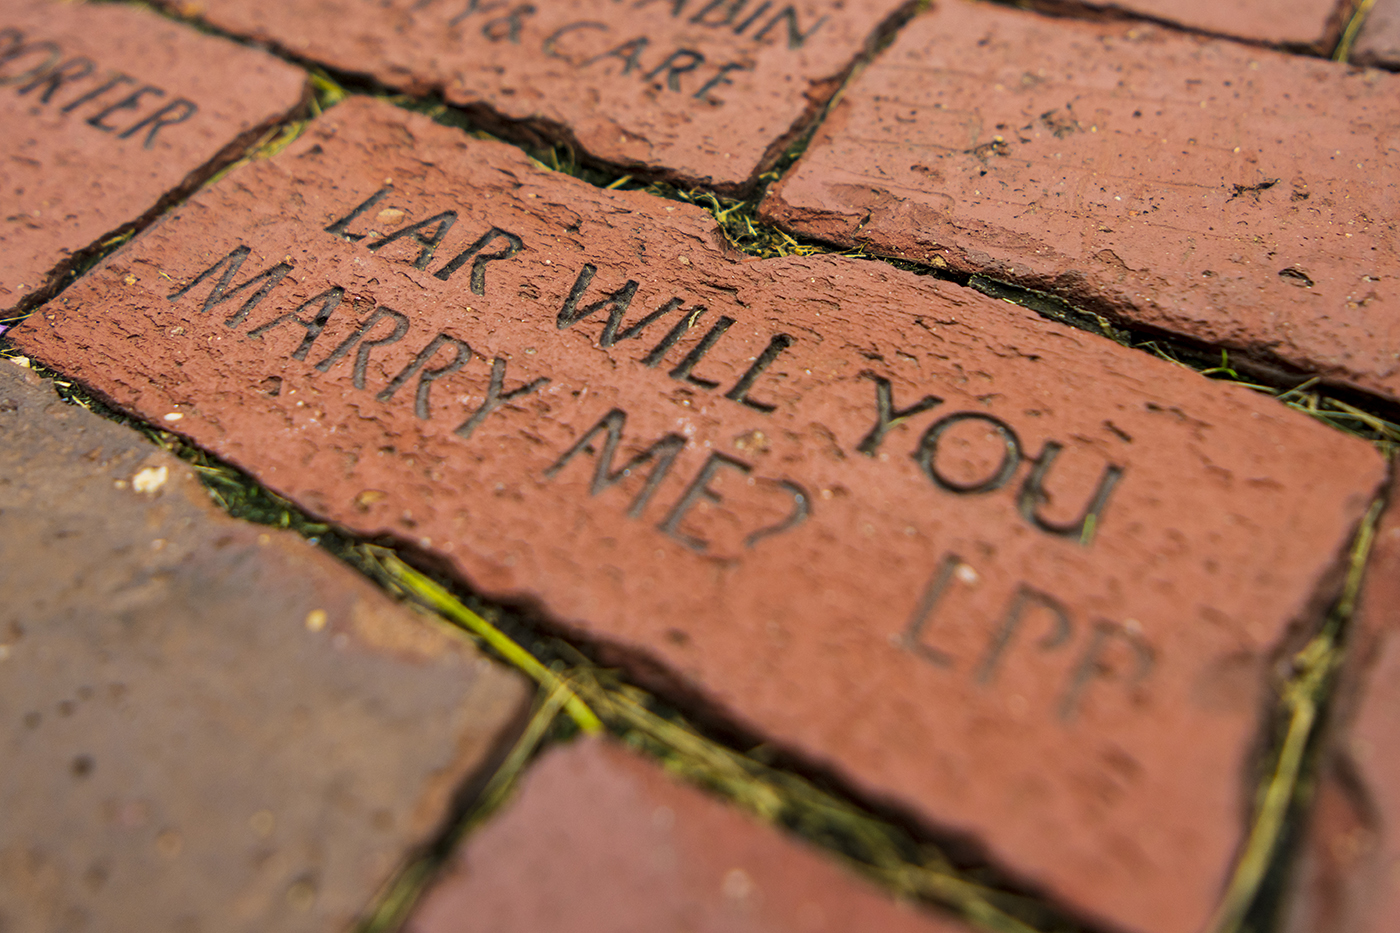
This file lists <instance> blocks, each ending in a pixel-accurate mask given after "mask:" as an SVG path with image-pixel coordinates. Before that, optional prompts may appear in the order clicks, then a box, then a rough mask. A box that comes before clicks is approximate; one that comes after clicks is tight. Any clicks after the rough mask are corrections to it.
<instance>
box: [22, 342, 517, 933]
mask: <svg viewBox="0 0 1400 933" xmlns="http://www.w3.org/2000/svg"><path fill="white" fill-rule="evenodd" d="M0 593H4V599H3V600H0V760H3V761H4V767H3V768H0V812H3V813H4V818H3V819H0V929H4V930H6V931H14V933H22V931H38V930H82V929H101V930H113V931H150V930H172V931H173V930H204V931H249V933H251V931H259V933H265V931H268V930H288V931H291V930H308V931H309V930H317V931H329V930H345V929H348V928H349V924H350V921H351V920H352V919H353V918H354V917H355V915H356V914H357V913H358V912H359V911H360V910H362V909H363V908H364V907H365V906H366V905H367V904H368V903H369V901H370V899H371V898H372V897H373V895H374V893H375V891H376V889H377V888H378V887H379V886H380V885H382V884H383V883H384V881H385V880H386V879H387V878H388V877H389V875H390V873H391V872H392V871H393V869H394V868H395V867H396V866H397V865H398V864H399V863H400V862H401V860H402V859H403V858H404V857H405V856H406V854H407V851H408V850H409V848H410V847H411V846H414V845H416V844H418V843H420V842H421V841H423V840H424V839H425V838H426V837H428V836H430V835H431V834H432V833H433V832H434V831H435V830H437V828H438V827H439V825H440V822H441V821H442V819H443V818H444V815H445V813H446V810H447V807H448V805H449V802H450V800H449V798H450V796H451V794H452V793H453V792H454V790H455V789H456V788H457V787H458V786H459V785H461V784H462V782H463V780H464V779H466V778H468V777H469V776H470V775H472V773H473V772H475V771H476V770H477V769H478V768H480V767H481V766H482V765H483V763H484V762H485V761H486V760H487V756H488V754H490V753H492V751H493V749H494V748H495V746H496V743H497V742H498V741H499V738H500V737H507V738H508V733H506V732H505V730H509V729H513V728H516V726H515V723H517V720H518V717H519V716H520V714H521V713H522V712H523V709H524V704H525V703H526V702H527V701H528V698H529V691H528V689H527V688H526V686H525V685H524V684H523V683H522V682H521V680H520V679H519V678H517V677H515V676H513V675H510V674H508V673H507V672H505V671H502V670H500V669H498V668H496V667H494V666H493V665H491V664H490V663H489V662H487V661H485V660H484V659H483V658H482V657H481V656H480V655H479V654H477V653H476V652H475V651H474V650H473V649H471V648H470V647H468V646H466V645H464V644H463V643H462V641H461V640H460V639H459V638H457V637H455V636H453V635H449V634H447V633H445V632H444V631H443V630H441V629H438V628H435V627H433V625H431V624H430V623H428V622H427V621H426V620H424V619H421V618H417V617H415V616H414V615H413V614H411V613H409V612H407V611H406V610H404V609H401V608H399V607H397V606H395V605H394V604H393V603H391V602H390V601H389V600H388V599H387V598H385V597H384V596H383V595H381V594H380V593H379V592H378V591H377V590H375V589H374V588H373V587H371V586H370V585H369V584H367V583H366V582H364V581H363V580H362V579H360V578H359V577H358V576H356V575H354V574H353V573H351V572H350V571H348V570H347V569H346V568H344V567H342V566H340V565H339V564H337V563H336V562H335V561H334V560H332V559H331V558H330V557H328V556H327V555H325V554H324V553H322V552H320V551H318V550H317V549H315V548H314V547H310V546H308V545H307V544H306V542H304V541H303V540H301V539H300V538H299V537H297V536H295V535H292V534H290V533H288V532H279V531H274V530H270V529H265V528H259V527H257V526H253V525H247V524H245V523H242V522H235V521H233V520H231V519H228V518H227V517H225V516H223V515H222V514H221V513H216V510H215V509H214V508H213V506H212V504H211V503H210V501H209V496H208V494H207V493H206V492H205V491H204V489H203V487H201V486H200V485H199V483H198V481H197V480H196V479H195V477H194V474H193V473H192V472H191V471H190V469H189V468H188V467H186V466H184V465H183V464H182V463H180V462H179V461H178V460H176V459H175V458H173V457H171V456H169V455H168V454H165V453H164V452H162V451H159V450H158V449H157V448H155V447H153V446H151V445H150V444H149V443H147V442H146V441H145V440H143V439H142V438H141V437H140V436H139V435H137V434H136V433H135V432H133V431H130V430H127V429H125V428H121V427H118V426H116V425H114V424H111V423H109V422H104V421H102V420H101V419H99V418H97V417H96V416H94V415H92V414H89V413H88V412H86V411H84V410H82V409H81V408H77V407H74V406H71V405H67V404H65V403H63V402H60V401H59V400H58V398H57V397H56V396H55V395H54V394H53V392H52V391H51V390H50V389H49V388H48V386H47V385H46V384H44V383H42V382H41V381H40V380H39V379H38V378H37V377H35V376H33V375H31V374H29V373H27V371H25V370H22V369H20V368H19V367H17V366H14V365H11V364H10V363H8V362H0Z"/></svg>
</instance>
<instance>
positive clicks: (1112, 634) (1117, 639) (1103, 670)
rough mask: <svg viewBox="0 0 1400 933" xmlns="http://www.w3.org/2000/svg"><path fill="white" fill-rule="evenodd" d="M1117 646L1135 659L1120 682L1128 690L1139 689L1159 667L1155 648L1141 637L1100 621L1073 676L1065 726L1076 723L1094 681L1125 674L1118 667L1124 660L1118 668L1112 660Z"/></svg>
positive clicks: (1065, 700) (1063, 714) (1064, 705)
mask: <svg viewBox="0 0 1400 933" xmlns="http://www.w3.org/2000/svg"><path fill="white" fill-rule="evenodd" d="M1115 644H1118V645H1122V646H1124V647H1126V648H1127V650H1128V652H1129V654H1131V656H1132V661H1131V664H1130V666H1131V667H1132V673H1131V674H1129V675H1128V676H1127V677H1126V678H1121V677H1117V678H1116V679H1120V680H1121V681H1122V683H1123V687H1124V688H1125V689H1127V690H1131V689H1132V688H1134V687H1136V686H1138V685H1139V684H1141V683H1142V682H1143V681H1144V680H1146V679H1147V675H1148V674H1150V673H1151V672H1152V668H1153V666H1154V665H1155V664H1156V654H1155V652H1153V650H1152V648H1151V646H1150V645H1148V644H1147V643H1146V642H1145V641H1143V639H1142V636H1141V635H1139V634H1138V633H1136V632H1134V631H1131V630H1130V629H1128V628H1127V627H1125V626H1122V625H1115V624H1113V623H1111V622H1103V621H1100V622H1099V623H1097V624H1096V625H1095V626H1094V631H1093V635H1091V636H1090V638H1089V644H1088V645H1087V646H1086V647H1085V649H1084V654H1083V655H1082V656H1081V658H1080V661H1079V664H1078V665H1076V666H1075V668H1074V670H1073V671H1071V672H1070V676H1069V683H1068V685H1067V686H1066V688H1065V692H1064V697H1063V698H1062V699H1061V701H1060V718H1061V719H1063V720H1064V721H1065V722H1069V721H1071V720H1073V719H1074V717H1075V715H1076V714H1077V713H1078V710H1079V707H1080V704H1081V701H1082V700H1083V697H1084V694H1085V692H1086V691H1087V690H1088V689H1089V687H1090V685H1091V684H1093V683H1094V681H1096V680H1108V679H1113V678H1115V677H1116V675H1119V674H1121V672H1120V671H1118V670H1116V667H1117V666H1121V665H1122V663H1123V659H1122V658H1120V659H1119V664H1118V665H1114V664H1113V663H1112V661H1111V660H1110V658H1109V652H1110V650H1111V649H1112V647H1113V645H1115Z"/></svg>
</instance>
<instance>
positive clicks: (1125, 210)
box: [764, 0, 1400, 399]
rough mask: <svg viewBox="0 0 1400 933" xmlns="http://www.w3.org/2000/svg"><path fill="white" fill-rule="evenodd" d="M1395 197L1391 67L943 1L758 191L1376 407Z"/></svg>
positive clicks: (913, 251)
mask: <svg viewBox="0 0 1400 933" xmlns="http://www.w3.org/2000/svg"><path fill="white" fill-rule="evenodd" d="M1397 207H1400V77H1396V76H1394V75H1390V74H1387V73H1385V72H1381V71H1375V70H1370V71H1364V70H1360V69H1353V68H1348V67H1346V66H1344V65H1340V64H1337V63H1334V62H1326V61H1319V60H1316V59H1310V58H1304V57H1298V56H1285V55H1281V54H1278V53H1274V52H1269V51H1266V50H1263V49H1258V48H1250V47H1248V46H1242V45H1236V44H1234V43H1228V42H1222V41H1208V40H1204V39H1199V38H1194V37H1191V36H1183V35H1179V34H1173V33H1171V32H1170V31H1168V30H1164V29H1162V28H1159V27H1153V26H1148V25H1143V24H1140V23H1139V24H1132V23H1102V24H1100V23H1083V22H1070V21H1065V20H1055V19H1049V18H1046V17H1042V16H1039V15H1036V14H1033V13H1025V12H1021V11H1017V10H1008V9H1002V8H998V7H995V6H992V5H990V4H975V5H973V4H967V3H962V2H957V0H948V2H944V3H941V4H940V5H939V6H938V8H937V9H936V10H935V11H934V12H932V13H931V14H929V15H927V16H923V17H920V18H918V19H916V20H915V21H914V22H913V23H911V24H910V26H909V27H908V28H907V29H905V30H904V31H903V32H902V33H901V34H900V37H899V39H898V40H897V41H896V42H895V44H894V45H893V46H891V47H890V48H889V49H887V50H886V51H885V52H884V53H882V55H881V57H880V58H879V59H878V60H877V61H876V63H875V64H873V65H872V66H871V67H870V68H869V69H868V70H866V71H865V72H864V74H863V75H862V76H861V78H860V79H859V81H858V83H857V84H855V85H854V86H853V87H851V88H850V89H849V91H848V93H847V94H846V95H845V97H844V98H843V99H842V101H841V103H840V104H839V105H838V106H837V107H836V108H835V110H834V111H833V113H832V115H831V117H830V119H828V120H827V121H826V122H825V123H824V124H823V125H822V127H821V129H820V130H819V131H818V134H817V137H816V139H815V140H814V142H813V143H812V145H811V147H810V148H809V149H808V151H807V153H806V154H805V155H804V156H803V158H802V159H801V160H800V161H799V162H798V163H797V165H796V166H795V167H794V169H793V170H792V171H791V172H789V173H788V174H787V175H786V176H785V177H784V178H783V180H782V181H781V182H780V183H779V184H778V185H776V186H775V187H774V189H773V190H772V193H771V194H770V195H769V197H768V198H767V199H766V201H765V204H764V210H765V213H766V214H767V216H769V217H770V218H772V219H775V220H776V221H778V222H779V223H781V224H783V225H785V226H787V227H789V228H791V229H794V230H798V231H801V232H802V233H805V234H808V235H810V236H814V237H819V238H822V239H826V240H830V241H833V242H837V243H842V244H853V243H861V244H866V245H867V246H868V247H869V248H870V249H871V250H872V251H875V252H879V253H882V254H888V255H893V256H899V257H903V258H907V259H911V260H916V261H919V262H926V263H933V264H935V265H946V266H951V267H952V268H955V269H958V270H962V271H966V272H979V273H985V274H988V275H992V276H995V277H999V278H1003V279H1009V280H1012V281H1016V282H1020V283H1024V284H1027V285H1030V286H1032V287H1035V288H1042V289H1047V290H1051V291H1055V292H1057V293H1060V294H1062V295H1066V296H1068V297H1069V298H1070V299H1071V300H1073V301H1075V302H1079V303H1082V304H1085V305H1087V306H1089V307H1092V308H1095V309H1097V310H1100V311H1110V312H1112V313H1114V314H1116V315H1119V316H1121V317H1122V318H1124V319H1127V320H1129V321H1132V322H1136V323H1138V324H1140V325H1146V326H1148V327H1151V328H1159V329H1161V330H1165V331H1168V332H1171V333H1176V334H1182V335H1186V336H1188V337H1190V338H1193V339H1195V340H1198V341H1200V342H1203V343H1205V344H1208V345H1214V346H1225V347H1228V348H1230V349H1232V350H1244V351H1247V352H1249V353H1250V354H1251V355H1252V356H1254V357H1257V358H1260V359H1262V360H1265V361H1282V363H1283V364H1285V365H1286V366H1289V367H1294V368H1297V369H1301V370H1303V371H1304V372H1306V373H1308V374H1313V373H1316V374H1318V375H1320V376H1322V377H1323V378H1324V379H1325V380H1327V381H1328V382H1332V383H1338V384H1344V385H1349V386H1354V387H1357V388H1360V389H1364V390H1366V391H1369V392H1375V393H1379V394H1382V395H1385V396H1387V397H1389V398H1392V399H1395V398H1400V357H1397V354H1396V352H1395V348H1396V347H1397V346H1400V295H1397V291H1396V289H1397V286H1400V240H1397V232H1396V221H1395V217H1396V213H1397Z"/></svg>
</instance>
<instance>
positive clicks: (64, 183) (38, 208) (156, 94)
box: [0, 0, 305, 310]
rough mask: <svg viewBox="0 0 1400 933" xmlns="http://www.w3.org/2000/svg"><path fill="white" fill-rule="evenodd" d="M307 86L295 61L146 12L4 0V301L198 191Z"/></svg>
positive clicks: (0, 120)
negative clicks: (178, 196)
mask: <svg viewBox="0 0 1400 933" xmlns="http://www.w3.org/2000/svg"><path fill="white" fill-rule="evenodd" d="M104 88H105V90H104ZM304 93H305V76H304V75H303V73H302V72H300V71H298V70H297V69H295V68H292V67H291V66H290V65H286V64H283V63H282V62H280V61H277V60H276V59H274V58H272V57H271V56H270V55H266V54H264V53H262V52H257V51H254V50H252V49H246V48H242V47H240V46H237V45H235V44H233V43H232V42H226V41H224V40H222V39H215V38H213V37H210V36H203V35H200V34H199V33H197V32H195V31H194V30H192V29H187V28H185V27H183V26H179V25H176V24H174V23H171V22H169V21H168V20H165V19H162V18H161V17H158V16H156V15H154V14H153V13H150V12H149V11H146V10H139V9H135V8H133V7H130V6H121V5H117V4H103V5H100V6H98V5H88V4H80V3H49V2H42V0H4V2H3V3H0V127H3V132H0V191H3V192H4V200H5V210H4V214H5V217H4V220H3V223H0V310H6V309H11V308H13V307H14V306H15V305H17V304H18V303H19V302H20V301H22V300H23V299H25V298H26V297H29V296H30V295H33V294H35V293H40V294H42V293H43V291H44V290H45V289H46V288H47V287H48V286H50V285H51V284H52V283H53V282H54V280H55V279H56V277H57V276H58V274H59V273H60V272H61V271H63V270H64V269H66V268H67V266H68V263H69V262H70V260H72V259H73V257H74V255H75V254H77V253H79V252H81V251H82V250H84V249H86V248H88V247H90V246H93V245H95V244H96V243H98V242H99V241H101V240H102V239H104V238H105V237H106V236H108V235H110V234H112V233H113V232H115V231H117V230H119V229H120V228H122V227H123V226H125V225H127V224H130V223H133V222H135V221H137V220H139V219H140V218H142V217H143V216H144V215H148V214H150V213H152V212H153V211H154V210H155V209H156V208H157V205H159V204H160V203H162V201H163V200H164V199H166V198H168V197H169V196H171V195H173V194H175V193H176V192H179V191H182V190H185V189H187V188H188V187H190V185H191V184H192V183H194V182H195V181H197V180H199V179H200V178H201V177H203V175H204V174H206V173H207V172H209V171H211V170H212V168H211V166H212V165H215V164H218V163H219V162H220V161H225V160H227V159H228V158H230V157H231V156H232V155H233V154H234V153H235V152H237V151H238V150H239V147H240V146H241V145H242V144H243V143H246V142H247V141H248V140H250V139H251V138H252V137H253V135H254V134H256V133H257V132H258V131H259V130H260V128H262V127H265V126H268V125H270V124H271V123H273V122H275V121H276V120H278V119H280V118H282V117H284V116H286V115H287V114H288V113H289V112H290V111H292V110H293V109H294V108H295V107H297V106H298V105H299V104H300V102H301V101H302V98H303V95H304ZM70 108H71V109H70Z"/></svg>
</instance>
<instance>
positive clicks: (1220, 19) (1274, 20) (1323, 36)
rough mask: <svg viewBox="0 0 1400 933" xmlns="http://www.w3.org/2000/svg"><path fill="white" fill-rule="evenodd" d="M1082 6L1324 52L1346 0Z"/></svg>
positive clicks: (1142, 1) (1123, 0)
mask: <svg viewBox="0 0 1400 933" xmlns="http://www.w3.org/2000/svg"><path fill="white" fill-rule="evenodd" d="M1076 5H1077V4H1076ZM1084 5H1085V6H1089V7H1095V8H1099V9H1105V10H1111V11H1113V12H1115V13H1124V14H1127V15H1129V16H1146V17H1151V18H1152V19H1158V20H1162V21H1163V22H1167V23H1174V24H1176V25H1178V26H1183V27H1185V28H1187V29H1195V30H1200V31H1201V32H1207V33H1213V34H1216V35H1221V36H1233V37H1235V38H1238V39H1245V40H1248V41H1251V42H1265V43H1268V44H1270V45H1282V46H1291V47H1298V48H1307V49H1311V50H1312V51H1315V52H1322V53H1326V52H1330V51H1331V50H1332V49H1331V46H1332V45H1333V44H1334V43H1335V41H1336V37H1337V34H1338V31H1339V29H1340V27H1341V16H1340V13H1341V12H1342V9H1343V8H1346V7H1348V6H1349V5H1350V4H1347V3H1345V2H1344V3H1340V4H1339V3H1338V2H1337V0H1110V2H1102V0H1085V3H1084ZM1045 6H1047V7H1051V8H1053V6H1054V4H1053V2H1052V3H1046V4H1045Z"/></svg>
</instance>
